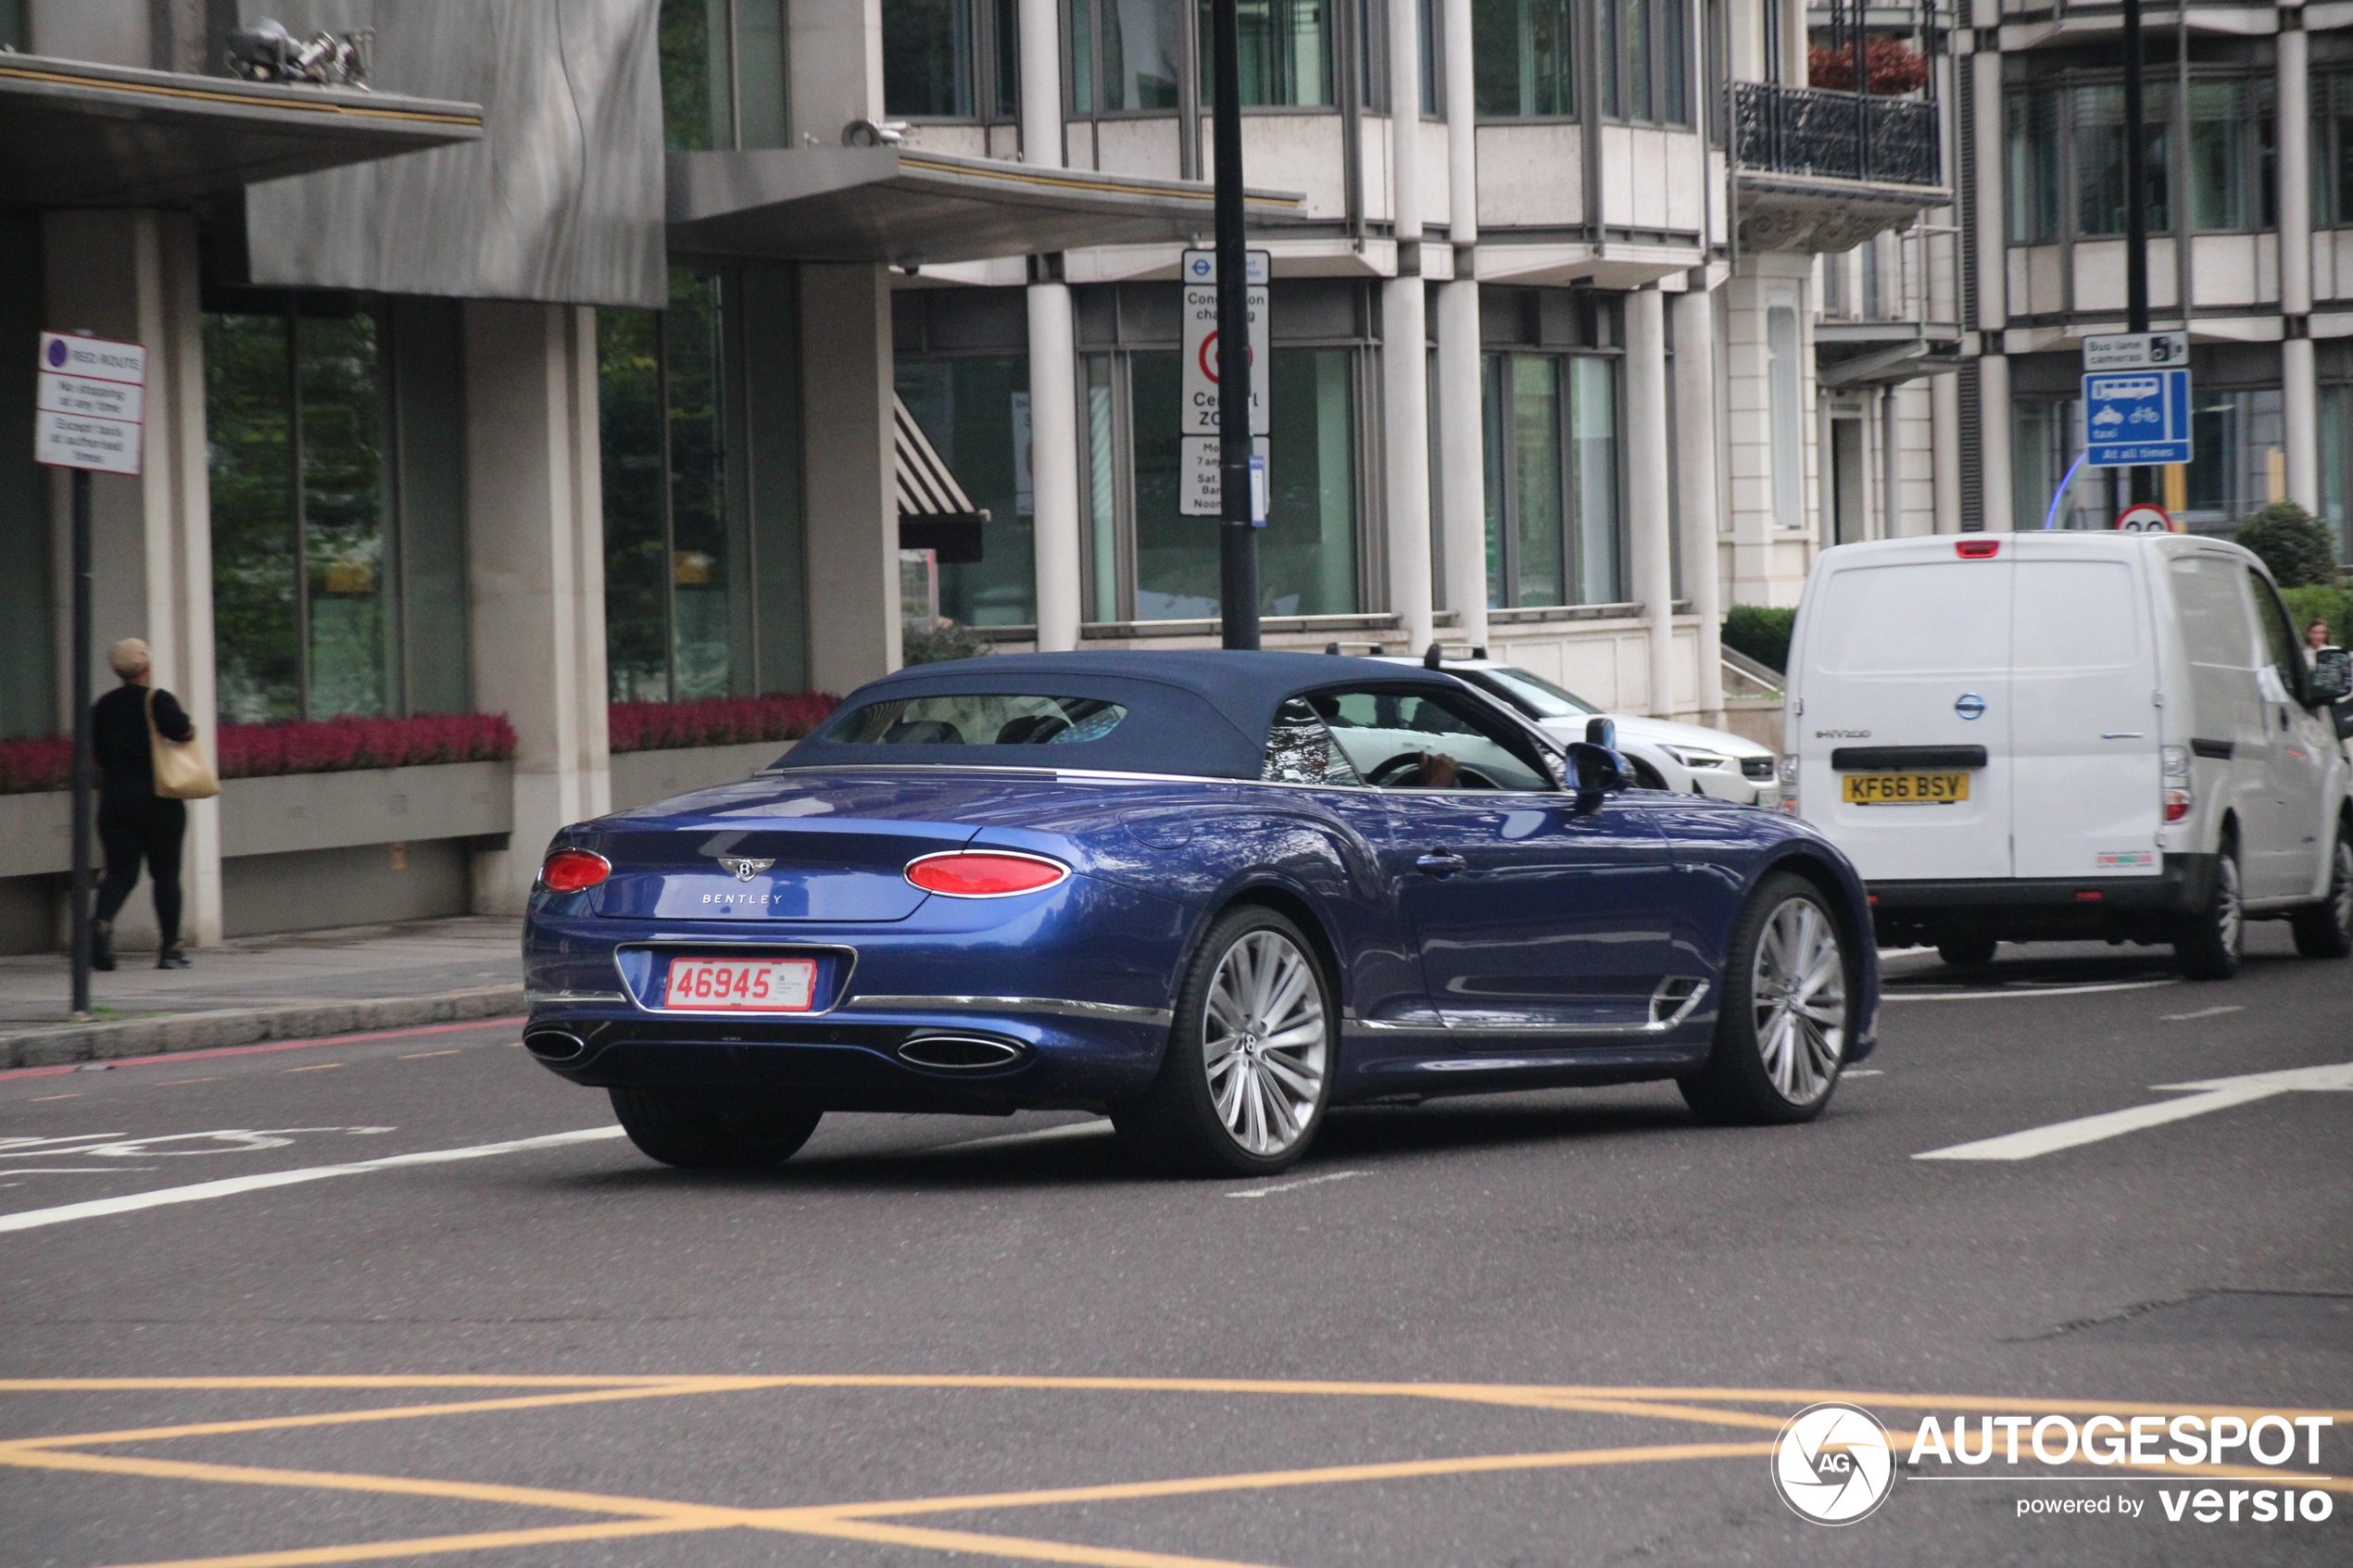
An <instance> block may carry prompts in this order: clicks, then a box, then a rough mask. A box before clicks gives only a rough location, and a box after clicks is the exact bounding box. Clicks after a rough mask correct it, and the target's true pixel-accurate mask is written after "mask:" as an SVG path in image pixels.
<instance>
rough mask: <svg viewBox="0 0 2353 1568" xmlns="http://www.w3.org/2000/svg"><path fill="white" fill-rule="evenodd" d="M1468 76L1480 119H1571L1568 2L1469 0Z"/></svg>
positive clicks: (1572, 49)
mask: <svg viewBox="0 0 2353 1568" xmlns="http://www.w3.org/2000/svg"><path fill="white" fill-rule="evenodd" d="M1471 75H1472V80H1473V82H1474V83H1475V89H1474V94H1475V98H1476V102H1477V104H1478V112H1479V114H1480V116H1481V117H1483V118H1487V119H1531V118H1539V117H1545V116H1557V115H1573V114H1575V113H1576V112H1577V92H1576V83H1577V45H1576V34H1575V32H1574V31H1573V30H1572V27H1571V24H1570V20H1569V8H1568V0H1471Z"/></svg>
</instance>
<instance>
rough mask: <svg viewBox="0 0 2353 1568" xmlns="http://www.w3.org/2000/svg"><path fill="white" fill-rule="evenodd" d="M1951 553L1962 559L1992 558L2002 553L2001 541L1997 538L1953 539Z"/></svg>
mask: <svg viewBox="0 0 2353 1568" xmlns="http://www.w3.org/2000/svg"><path fill="white" fill-rule="evenodd" d="M1953 553H1954V554H1955V555H1957V556H1958V557H1960V558H1962V559H1963V560H1992V559H1993V558H1994V557H1995V556H1998V555H2000V554H2001V553H2002V542H2001V541H2000V540H1999V539H1958V540H1956V541H1954V544H1953Z"/></svg>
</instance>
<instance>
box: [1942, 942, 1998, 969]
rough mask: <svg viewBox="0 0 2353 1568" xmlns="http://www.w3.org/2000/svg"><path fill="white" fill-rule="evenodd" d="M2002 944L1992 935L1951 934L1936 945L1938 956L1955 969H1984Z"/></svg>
mask: <svg viewBox="0 0 2353 1568" xmlns="http://www.w3.org/2000/svg"><path fill="white" fill-rule="evenodd" d="M2000 946H2001V944H2000V943H1998V942H1996V941H1994V938H1992V937H1991V936H1951V937H1947V938H1945V939H1944V941H1942V942H1939V943H1938V944H1937V945H1936V956H1937V957H1938V958H1940V959H1943V960H1944V962H1945V964H1946V965H1947V966H1948V967H1950V968H1953V969H1983V968H1985V967H1986V966H1987V965H1989V964H1991V963H1992V962H1993V961H1994V948H1995V947H2000Z"/></svg>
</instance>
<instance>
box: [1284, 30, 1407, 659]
mask: <svg viewBox="0 0 2353 1568" xmlns="http://www.w3.org/2000/svg"><path fill="white" fill-rule="evenodd" d="M1389 12H1390V16H1389V103H1390V115H1389V157H1390V211H1391V213H1392V214H1393V215H1394V222H1395V226H1396V235H1397V276H1396V277H1394V278H1391V279H1390V280H1389V281H1388V282H1386V283H1384V284H1382V285H1381V393H1382V397H1381V413H1382V419H1381V425H1382V432H1381V435H1382V445H1383V447H1384V449H1385V461H1384V463H1383V472H1384V474H1385V476H1386V478H1387V481H1388V489H1389V494H1388V496H1387V506H1386V507H1385V508H1384V510H1385V512H1386V514H1387V516H1388V519H1389V608H1391V609H1393V610H1395V611H1396V612H1397V620H1398V624H1399V625H1400V627H1401V628H1402V629H1403V632H1404V633H1405V646H1407V647H1408V648H1411V649H1413V650H1415V651H1416V652H1418V651H1419V650H1420V649H1422V648H1424V647H1426V646H1428V644H1429V640H1430V636H1431V633H1432V631H1433V629H1434V622H1433V621H1432V620H1431V606H1430V591H1429V349H1428V343H1429V330H1428V320H1427V318H1426V315H1425V311H1424V305H1423V298H1424V296H1423V293H1422V279H1421V255H1420V250H1421V238H1422V177H1421V120H1422V116H1421V103H1422V87H1421V70H1422V68H1421V27H1420V24H1419V12H1418V11H1417V9H1416V7H1415V6H1408V5H1394V6H1390V8H1389ZM1268 460H1269V461H1270V462H1276V463H1279V462H1281V461H1282V460H1283V455H1282V454H1281V453H1280V452H1277V453H1275V454H1274V455H1273V457H1272V458H1269V459H1268Z"/></svg>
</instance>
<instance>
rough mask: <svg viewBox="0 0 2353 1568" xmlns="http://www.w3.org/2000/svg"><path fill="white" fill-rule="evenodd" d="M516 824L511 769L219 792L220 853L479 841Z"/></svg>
mask: <svg viewBox="0 0 2353 1568" xmlns="http://www.w3.org/2000/svg"><path fill="white" fill-rule="evenodd" d="M514 821H515V799H514V764H512V763H510V762H442V763H435V764H431V765H428V766H425V767H421V768H361V769H355V770H353V771H349V772H341V773H285V774H281V775H279V776H277V777H275V778H262V779H230V780H228V781H227V782H226V783H224V784H222V785H221V788H220V854H221V858H222V859H235V858H237V857H238V856H241V855H279V854H284V853H287V852H289V851H292V850H299V849H342V848H347V847H351V846H353V845H360V844H396V843H403V842H408V843H418V842H424V841H429V840H433V839H441V838H480V837H484V836H486V835H489V834H501V833H505V832H508V831H509V830H510V829H511V828H512V827H513V826H514Z"/></svg>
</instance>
